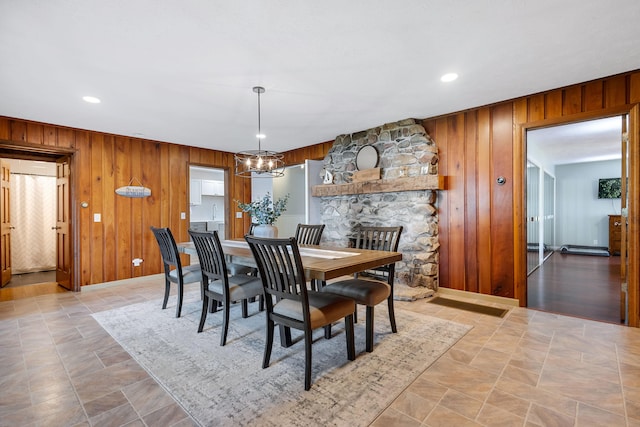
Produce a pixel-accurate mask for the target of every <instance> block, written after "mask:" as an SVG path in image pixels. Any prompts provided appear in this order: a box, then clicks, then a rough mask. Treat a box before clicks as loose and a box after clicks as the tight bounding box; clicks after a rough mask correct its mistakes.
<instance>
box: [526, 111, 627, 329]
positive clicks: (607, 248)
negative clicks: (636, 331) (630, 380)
mask: <svg viewBox="0 0 640 427" xmlns="http://www.w3.org/2000/svg"><path fill="white" fill-rule="evenodd" d="M622 133H623V120H622V117H621V116H615V117H609V118H605V119H598V120H590V121H584V122H580V123H571V124H566V125H560V126H553V127H546V128H540V129H529V130H527V134H526V141H527V177H526V180H527V186H526V188H527V197H526V201H527V267H528V268H527V306H528V307H529V308H534V309H540V310H544V311H549V312H554V313H558V314H566V315H572V316H578V317H583V318H590V319H593V320H599V321H605V322H611V323H619V322H620V320H621V317H624V315H623V314H622V313H621V310H620V295H621V291H620V284H621V268H622V266H621V261H620V258H621V257H620V252H619V250H618V251H615V250H614V248H612V244H614V242H615V240H614V239H613V238H612V230H611V226H610V224H611V219H612V218H615V217H617V218H619V217H620V214H621V210H622V204H621V198H620V196H618V198H604V197H602V196H601V194H600V193H599V184H600V182H602V181H601V180H602V179H607V178H617V179H619V178H620V177H621V175H622V161H621V159H622V154H623V144H622Z"/></svg>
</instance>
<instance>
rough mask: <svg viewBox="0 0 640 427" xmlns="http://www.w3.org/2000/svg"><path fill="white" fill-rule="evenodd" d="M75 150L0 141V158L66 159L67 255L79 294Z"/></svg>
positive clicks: (73, 280) (52, 160) (72, 283)
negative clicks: (68, 222) (67, 179)
mask: <svg viewBox="0 0 640 427" xmlns="http://www.w3.org/2000/svg"><path fill="white" fill-rule="evenodd" d="M76 153H77V149H75V148H69V147H56V146H48V145H40V144H31V143H27V142H15V141H7V140H0V157H4V158H11V159H19V160H35V161H45V162H55V161H56V160H59V159H66V160H68V162H69V175H70V176H69V204H70V205H71V206H70V215H71V216H70V221H71V224H70V225H69V232H70V233H71V239H70V240H69V245H70V246H71V247H70V248H69V253H70V254H71V281H70V284H71V291H73V292H80V289H81V286H80V262H78V259H77V256H78V255H79V254H78V253H77V252H76V248H79V247H80V246H79V245H78V243H79V242H78V238H79V233H78V221H77V217H78V216H77V215H78V212H77V206H76V186H77V182H76V179H75V177H76V173H75V154H76Z"/></svg>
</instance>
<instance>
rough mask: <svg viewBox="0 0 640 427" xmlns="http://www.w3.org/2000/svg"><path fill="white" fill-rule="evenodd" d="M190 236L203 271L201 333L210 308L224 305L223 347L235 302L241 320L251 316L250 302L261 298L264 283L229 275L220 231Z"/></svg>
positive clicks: (242, 276)
mask: <svg viewBox="0 0 640 427" xmlns="http://www.w3.org/2000/svg"><path fill="white" fill-rule="evenodd" d="M189 235H190V236H191V240H193V244H194V246H195V247H196V251H197V252H198V258H199V259H200V267H201V269H202V277H203V279H204V280H203V281H202V294H203V295H204V298H203V299H202V313H201V314H200V324H199V325H198V332H202V329H203V328H204V323H205V321H206V320H207V312H208V311H209V308H210V307H211V310H212V312H216V311H217V310H218V303H221V305H222V309H223V310H224V316H223V320H222V333H221V334H220V345H221V346H223V345H225V344H226V343H227V331H228V330H229V308H230V307H231V302H232V301H240V302H241V305H242V317H243V318H247V317H248V300H249V298H255V297H257V296H260V295H262V282H261V281H260V279H258V278H257V277H252V276H248V275H246V274H238V275H229V274H228V270H227V263H226V261H225V256H224V252H223V250H222V245H221V244H220V238H219V237H218V232H217V231H213V232H210V231H209V232H197V231H193V230H189Z"/></svg>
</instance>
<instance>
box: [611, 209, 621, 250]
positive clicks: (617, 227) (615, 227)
mask: <svg viewBox="0 0 640 427" xmlns="http://www.w3.org/2000/svg"><path fill="white" fill-rule="evenodd" d="M621 230H622V216H621V215H609V254H611V255H620V233H621Z"/></svg>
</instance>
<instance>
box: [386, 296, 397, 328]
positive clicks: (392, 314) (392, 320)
mask: <svg viewBox="0 0 640 427" xmlns="http://www.w3.org/2000/svg"><path fill="white" fill-rule="evenodd" d="M387 303H388V305H389V322H390V323H391V332H393V333H394V334H395V333H396V332H398V329H397V328H396V313H395V311H394V310H393V293H392V294H391V295H389V298H387Z"/></svg>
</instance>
